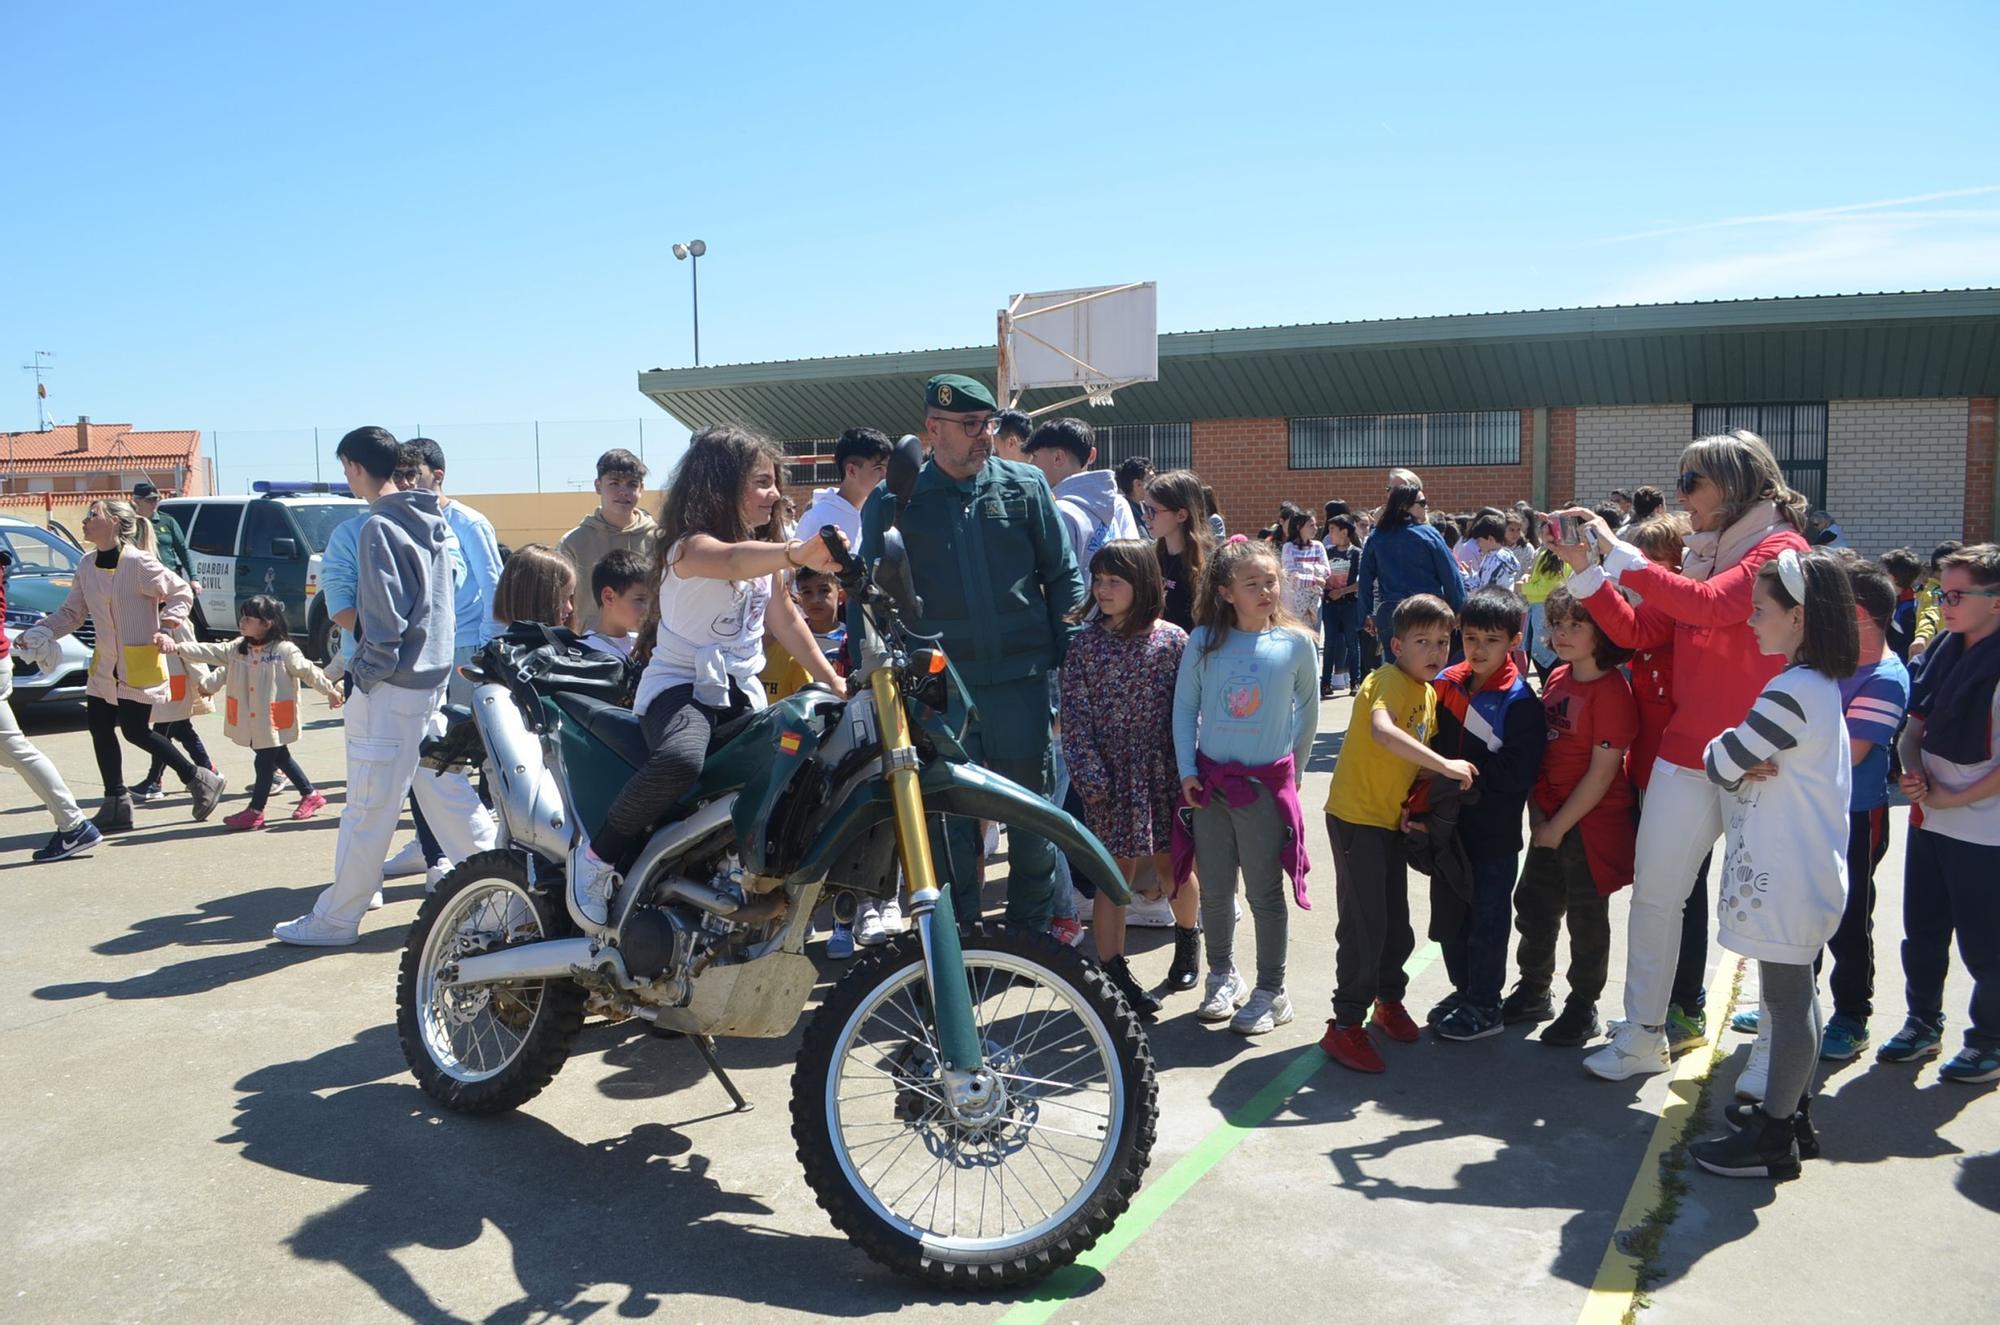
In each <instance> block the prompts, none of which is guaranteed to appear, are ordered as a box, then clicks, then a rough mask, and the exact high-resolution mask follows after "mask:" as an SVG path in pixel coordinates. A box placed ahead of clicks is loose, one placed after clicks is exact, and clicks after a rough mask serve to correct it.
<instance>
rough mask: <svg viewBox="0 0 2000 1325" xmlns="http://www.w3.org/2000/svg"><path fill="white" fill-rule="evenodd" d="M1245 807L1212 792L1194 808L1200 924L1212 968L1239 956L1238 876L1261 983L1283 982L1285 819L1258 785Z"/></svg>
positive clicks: (1263, 986) (1227, 965)
mask: <svg viewBox="0 0 2000 1325" xmlns="http://www.w3.org/2000/svg"><path fill="white" fill-rule="evenodd" d="M1256 791H1257V798H1256V799H1255V800H1253V801H1251V802H1250V803H1249V804H1248V805H1245V806H1243V807H1242V808H1241V809H1236V808H1234V807H1232V806H1230V805H1229V804H1228V803H1227V802H1226V801H1224V800H1223V799H1222V797H1221V795H1220V794H1216V795H1212V796H1211V797H1210V799H1209V803H1208V804H1207V805H1205V806H1203V807H1202V808H1200V809H1198V810H1196V811H1195V812H1194V824H1193V827H1194V858H1195V867H1196V868H1197V869H1198V870H1199V871H1200V874H1201V927H1202V929H1203V931H1204V932H1205V933H1206V934H1207V935H1208V969H1209V971H1210V973H1214V972H1216V971H1227V970H1230V969H1232V968H1233V967H1234V965H1235V961H1236V879H1237V875H1238V874H1239V873H1240V874H1241V875H1242V878H1243V900H1244V901H1245V902H1247V903H1249V906H1250V918H1251V920H1252V922H1253V923H1254V924H1255V926H1256V930H1257V988H1259V989H1271V990H1278V989H1283V988H1284V987H1285V945H1286V941H1287V939H1288V936H1289V932H1288V929H1287V926H1288V925H1289V924H1290V917H1289V916H1287V915H1286V913H1285V870H1284V865H1283V863H1282V862H1283V860H1284V854H1283V852H1284V847H1285V838H1286V833H1285V823H1284V820H1283V819H1282V818H1281V817H1280V816H1279V814H1278V803H1277V802H1276V801H1274V800H1272V799H1271V793H1270V791H1269V790H1267V789H1266V788H1264V787H1262V786H1259V787H1257V789H1256Z"/></svg>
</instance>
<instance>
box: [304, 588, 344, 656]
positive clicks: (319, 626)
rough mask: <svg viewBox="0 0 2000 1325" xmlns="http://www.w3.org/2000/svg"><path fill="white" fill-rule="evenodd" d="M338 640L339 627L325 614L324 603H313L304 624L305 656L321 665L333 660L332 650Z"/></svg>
mask: <svg viewBox="0 0 2000 1325" xmlns="http://www.w3.org/2000/svg"><path fill="white" fill-rule="evenodd" d="M339 640H340V628H339V627H338V626H336V625H334V624H333V618H332V617H331V616H329V615H328V614H327V610H326V604H325V603H323V602H322V603H314V604H313V606H312V616H311V617H309V618H307V624H306V657H308V658H310V659H312V660H313V661H314V662H315V663H318V664H319V665H320V666H321V667H324V666H326V665H327V664H328V663H330V662H332V661H333V651H334V649H335V647H337V645H338V643H339Z"/></svg>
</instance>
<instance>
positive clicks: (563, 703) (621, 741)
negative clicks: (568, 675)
mask: <svg viewBox="0 0 2000 1325" xmlns="http://www.w3.org/2000/svg"><path fill="white" fill-rule="evenodd" d="M553 698H554V699H555V704H556V707H557V708H558V709H560V710H562V712H563V713H564V715H565V716H567V717H569V718H571V719H573V720H574V721H576V722H578V723H580V724H581V725H582V726H583V729H584V730H585V731H587V732H589V733H590V734H591V735H592V736H595V737H596V738H597V739H598V740H599V741H600V742H602V743H603V745H604V747H605V748H606V749H607V750H609V751H611V753H613V754H615V755H617V756H618V757H619V758H620V759H622V760H624V761H625V762H626V763H627V764H630V765H631V766H632V767H633V768H639V767H641V766H643V765H644V764H645V762H646V757H647V756H648V755H650V754H651V753H652V750H651V749H650V748H648V746H647V744H646V733H645V730H644V729H643V728H642V727H641V726H640V725H639V715H638V714H636V713H634V712H633V711H632V710H631V709H628V708H620V707H618V706H617V705H616V704H607V703H605V702H604V701H603V700H601V699H593V698H592V697H591V696H589V695H574V694H558V695H555V696H553Z"/></svg>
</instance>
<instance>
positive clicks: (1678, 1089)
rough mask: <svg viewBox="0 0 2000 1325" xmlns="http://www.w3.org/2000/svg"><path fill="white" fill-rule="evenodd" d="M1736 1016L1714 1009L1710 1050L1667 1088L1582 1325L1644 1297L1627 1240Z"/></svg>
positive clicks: (1687, 1061)
mask: <svg viewBox="0 0 2000 1325" xmlns="http://www.w3.org/2000/svg"><path fill="white" fill-rule="evenodd" d="M1741 960H1742V959H1741V958H1740V957H1738V956H1737V955H1736V954H1735V953H1725V954H1724V955H1723V957H1722V959H1721V960H1720V961H1718V962H1717V963H1716V964H1715V971H1714V973H1713V974H1712V975H1710V977H1709V981H1708V987H1709V989H1711V990H1727V989H1730V988H1732V987H1733V986H1734V985H1735V983H1736V967H1737V963H1738V962H1740V961H1741ZM1735 1010H1736V1007H1735V1000H1733V999H1731V1000H1729V1006H1727V1007H1724V1008H1723V1009H1722V1010H1721V1011H1720V1012H1716V1011H1714V1010H1713V1009H1712V1008H1711V1010H1710V1014H1709V1025H1710V1026H1711V1027H1713V1030H1712V1032H1711V1034H1710V1036H1709V1042H1708V1044H1707V1045H1706V1046H1705V1047H1704V1048H1702V1049H1700V1050H1697V1051H1695V1052H1692V1053H1686V1054H1682V1055H1681V1059H1680V1061H1679V1062H1678V1063H1676V1064H1675V1065H1674V1071H1673V1076H1672V1078H1671V1079H1670V1080H1669V1081H1668V1083H1667V1102H1666V1105H1665V1106H1664V1107H1663V1108H1662V1109H1661V1110H1660V1120H1659V1121H1658V1122H1657V1123H1655V1124H1653V1137H1652V1140H1651V1141H1649V1142H1647V1144H1646V1153H1645V1155H1644V1156H1643V1157H1642V1158H1641V1159H1640V1160H1639V1173H1638V1176H1636V1177H1634V1178H1633V1179H1632V1189H1631V1190H1630V1191H1628V1192H1626V1193H1625V1206H1624V1208H1623V1209H1621V1210H1620V1211H1619V1212H1618V1222H1617V1223H1616V1224H1615V1225H1613V1226H1612V1230H1611V1240H1610V1242H1608V1243H1606V1244H1605V1247H1604V1259H1603V1260H1601V1261H1599V1262H1598V1264H1597V1277H1596V1278H1595V1279H1593V1280H1592V1281H1591V1284H1590V1296H1589V1297H1588V1298H1586V1299H1585V1300H1584V1304H1583V1312H1582V1314H1581V1315H1579V1316H1578V1317H1577V1318H1576V1319H1577V1325H1617V1322H1619V1321H1622V1320H1624V1319H1625V1313H1626V1312H1628V1311H1630V1310H1631V1309H1632V1300H1633V1298H1634V1297H1635V1296H1637V1294H1638V1292H1639V1262H1638V1260H1637V1259H1636V1258H1634V1257H1633V1256H1631V1255H1630V1254H1629V1253H1627V1252H1626V1250H1625V1248H1624V1245H1623V1243H1622V1241H1621V1239H1622V1238H1623V1237H1624V1236H1625V1235H1626V1234H1628V1233H1629V1232H1631V1231H1632V1230H1634V1229H1636V1228H1638V1227H1639V1225H1640V1224H1641V1223H1642V1222H1644V1220H1645V1218H1646V1216H1647V1215H1648V1214H1650V1213H1652V1210H1653V1207H1654V1206H1656V1205H1658V1204H1659V1202H1660V1160H1661V1158H1662V1157H1663V1156H1665V1154H1666V1153H1667V1151H1668V1150H1670V1149H1672V1148H1673V1144H1674V1139H1675V1138H1676V1137H1678V1136H1679V1135H1680V1134H1681V1129H1682V1128H1683V1127H1684V1126H1686V1125H1687V1116H1688V1113H1689V1111H1691V1110H1692V1109H1693V1108H1694V1104H1695V1101H1696V1100H1697V1099H1699V1098H1700V1097H1701V1086H1702V1082H1703V1080H1704V1079H1705V1078H1706V1077H1707V1076H1708V1074H1709V1072H1710V1071H1711V1070H1713V1069H1714V1067H1715V1062H1716V1058H1717V1052H1716V1046H1717V1045H1719V1044H1720V1043H1721V1040H1722V1036H1723V1034H1724V1032H1726V1031H1727V1030H1728V1029H1729V1017H1730V1014H1731V1013H1733V1012H1734V1011H1735Z"/></svg>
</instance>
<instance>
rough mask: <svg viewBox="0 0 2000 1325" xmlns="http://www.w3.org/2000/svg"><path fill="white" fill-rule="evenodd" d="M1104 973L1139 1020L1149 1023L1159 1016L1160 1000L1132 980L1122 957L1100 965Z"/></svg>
mask: <svg viewBox="0 0 2000 1325" xmlns="http://www.w3.org/2000/svg"><path fill="white" fill-rule="evenodd" d="M1101 964H1102V965H1103V967H1104V973H1105V974H1106V975H1108V976H1110V977H1111V983H1112V984H1114V985H1116V986H1118V992H1119V993H1121V994H1123V995H1125V1001H1126V1002H1127V1003H1130V1004H1131V1005H1132V1011H1133V1012H1135V1013H1136V1014H1138V1017H1139V1020H1141V1021H1151V1020H1152V1019H1153V1018H1155V1017H1157V1016H1159V1015H1160V1000H1159V999H1157V998H1154V997H1153V996H1152V995H1151V994H1149V993H1147V992H1146V991H1145V990H1144V989H1141V988H1140V987H1139V982H1138V981H1137V980H1135V979H1133V978H1132V968H1131V967H1130V966H1128V965H1126V964H1125V958H1124V957H1123V956H1118V957H1113V958H1111V959H1109V960H1108V961H1105V962H1103V963H1101Z"/></svg>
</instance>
